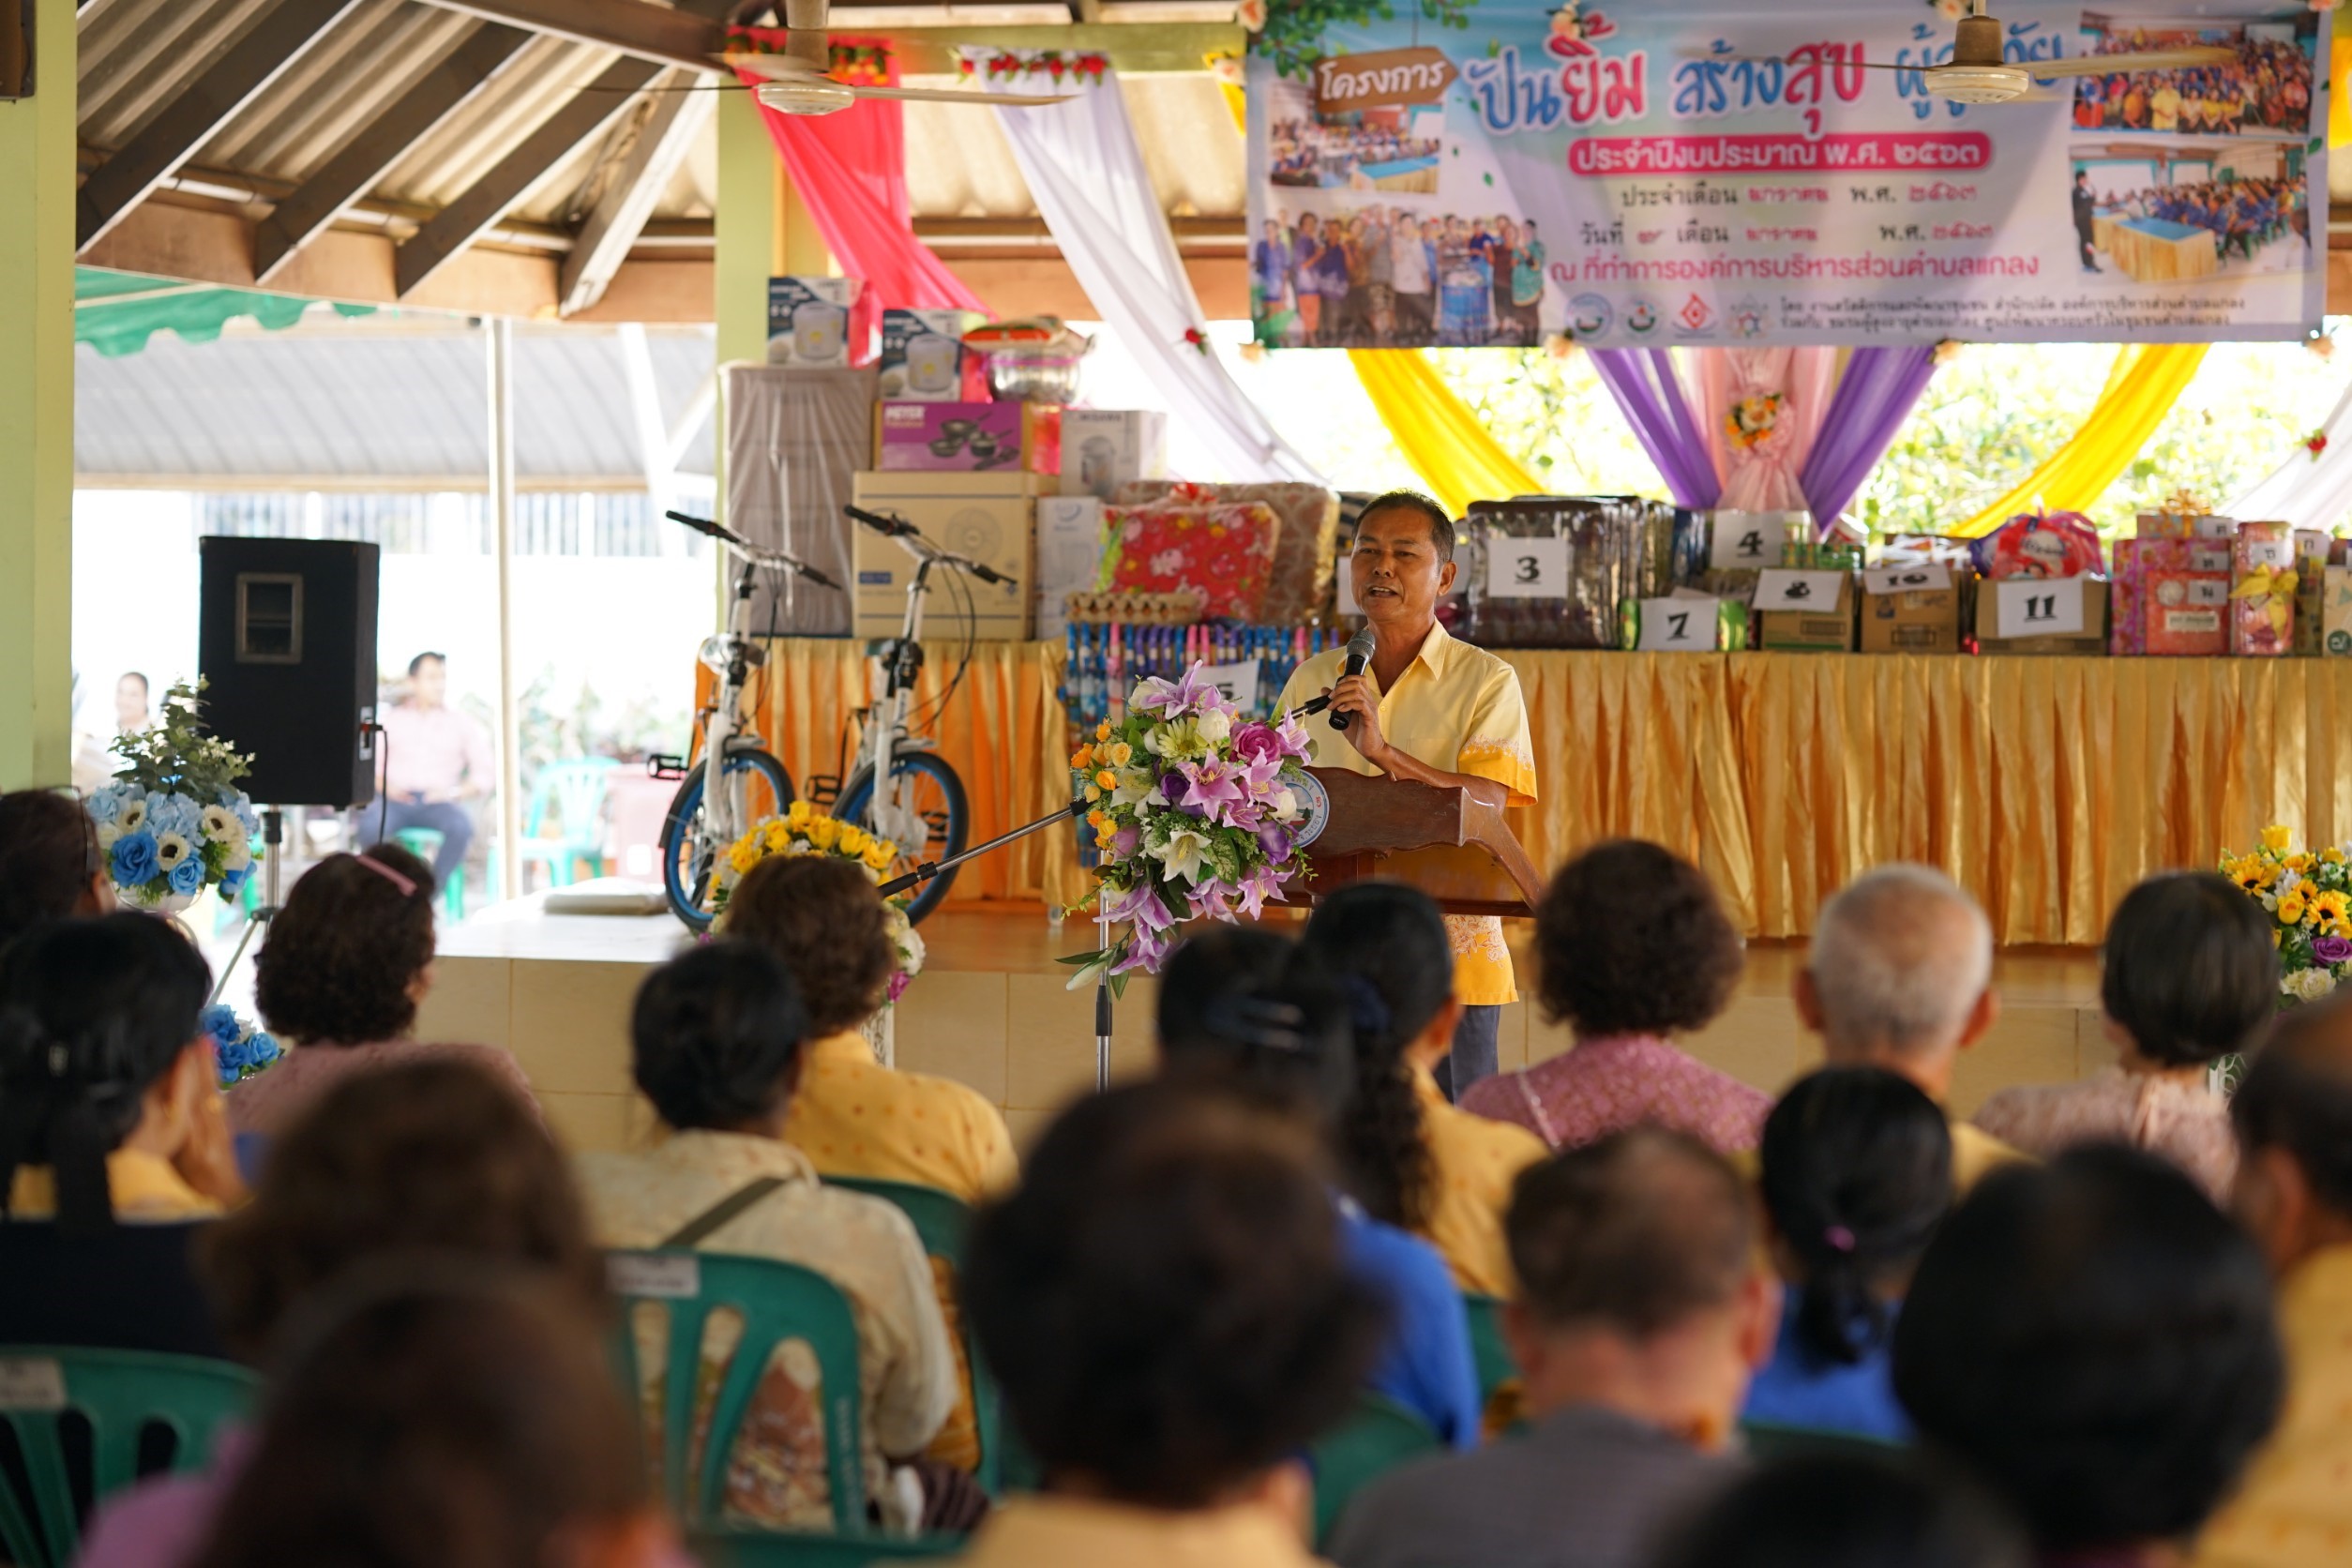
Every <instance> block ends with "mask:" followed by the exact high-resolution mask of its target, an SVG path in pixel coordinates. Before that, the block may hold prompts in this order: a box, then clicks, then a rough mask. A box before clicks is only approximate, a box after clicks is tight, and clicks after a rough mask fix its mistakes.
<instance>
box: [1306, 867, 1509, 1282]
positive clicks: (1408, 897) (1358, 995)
mask: <svg viewBox="0 0 2352 1568" xmlns="http://www.w3.org/2000/svg"><path fill="white" fill-rule="evenodd" d="M1301 945H1302V946H1304V948H1305V949H1306V950H1307V951H1308V952H1309V953H1311V954H1313V955H1315V956H1316V957H1318V958H1319V959H1320V960H1321V961H1322V964H1323V966H1324V968H1326V969H1327V970H1329V971H1330V972H1332V973H1334V974H1335V975H1338V976H1340V977H1341V978H1342V980H1343V983H1347V982H1352V984H1350V985H1349V992H1350V1002H1351V1008H1352V1011H1353V1012H1354V1013H1355V1019H1354V1022H1355V1036H1356V1091H1355V1094H1354V1096H1353V1098H1352V1100H1351V1101H1350V1103H1349V1110H1348V1113H1347V1115H1346V1118H1345V1120H1344V1121H1343V1123H1342V1125H1341V1127H1340V1146H1341V1167H1342V1174H1343V1176H1344V1178H1345V1180H1346V1183H1347V1186H1348V1190H1349V1192H1351V1193H1353V1194H1355V1195H1356V1197H1357V1199H1358V1200H1359V1201H1361V1202H1362V1203H1363V1204H1364V1210H1365V1212H1366V1213H1368V1214H1370V1215H1371V1216H1372V1217H1373V1218H1374V1219H1377V1220H1380V1221H1381V1222H1382V1223H1383V1224H1387V1225H1394V1226H1396V1227H1398V1228H1399V1229H1406V1230H1410V1231H1413V1232H1415V1233H1416V1234H1418V1235H1423V1236H1426V1237H1427V1238H1428V1239H1429V1240H1430V1241H1432V1242H1434V1243H1436V1244H1437V1248H1438V1250H1439V1251H1440V1252H1441V1253H1443V1254H1444V1255H1445V1260H1446V1262H1447V1264H1448V1265H1449V1266H1450V1267H1451V1268H1452V1269H1453V1271H1454V1278H1455V1283H1456V1284H1458V1285H1459V1286H1460V1287H1461V1288H1462V1289H1464V1290H1467V1291H1470V1292H1473V1293H1475V1294H1478V1295H1485V1296H1507V1295H1509V1294H1510V1293H1511V1259H1510V1254H1509V1251H1508V1249H1507V1248H1506V1247H1505V1246H1504V1244H1503V1239H1502V1214H1503V1211H1504V1210H1505V1209H1507V1208H1508V1207H1510V1203H1511V1184H1512V1182H1513V1181H1514V1180H1515V1179H1516V1178H1517V1176H1518V1174H1519V1172H1520V1171H1522V1170H1524V1169H1526V1168H1528V1167H1529V1166H1530V1165H1533V1164H1534V1163H1535V1162H1536V1161H1537V1160H1540V1159H1542V1158H1543V1157H1544V1146H1543V1144H1542V1143H1540V1142H1538V1141H1537V1140H1536V1139H1535V1138H1534V1137H1533V1136H1531V1135H1530V1134H1529V1133H1527V1132H1524V1131H1522V1130H1521V1129H1519V1128H1517V1127H1512V1126H1507V1125H1505V1124H1504V1123H1500V1122H1492V1121H1488V1120H1487V1119H1485V1117H1481V1116H1473V1115H1471V1114H1470V1113H1469V1112H1468V1111H1464V1110H1459V1109H1456V1108H1455V1107H1453V1106H1451V1105H1448V1104H1447V1103H1446V1099H1445V1096H1444V1094H1442V1093H1440V1092H1439V1090H1438V1085H1437V1080H1436V1078H1433V1077H1432V1076H1431V1075H1432V1073H1433V1072H1434V1071H1435V1069H1436V1066H1437V1064H1438V1063H1440V1062H1442V1061H1445V1060H1446V1059H1447V1057H1448V1055H1449V1054H1450V1053H1451V1052H1452V1050H1453V1048H1454V1026H1455V1022H1456V1021H1457V1020H1458V1019H1459V1018H1460V1017H1461V1012H1462V1006H1461V1003H1459V1002H1458V1001H1456V1000H1455V995H1454V952H1453V947H1452V944H1451V943H1449V942H1447V941H1446V935H1445V917H1444V916H1443V915H1441V914H1440V913H1439V912H1438V906H1437V905H1436V904H1435V903H1433V902H1431V900H1430V898H1429V896H1428V895H1427V894H1425V893H1423V892H1421V891H1420V890H1419V889H1417V888H1411V887H1407V886H1406V885H1405V884H1404V883H1402V882H1357V883H1354V884H1352V885H1350V886H1348V887H1343V888H1341V889H1339V890H1338V891H1337V892H1336V893H1334V894H1333V895H1332V896H1331V897H1328V898H1326V899H1324V900H1323V901H1322V903H1321V904H1319V906H1317V908H1316V911H1315V913H1314V915H1313V917H1312V918H1310V919H1309V920H1308V921H1307V923H1306V934H1305V936H1304V938H1302V939H1301ZM1489 1081H1491V1080H1489Z"/></svg>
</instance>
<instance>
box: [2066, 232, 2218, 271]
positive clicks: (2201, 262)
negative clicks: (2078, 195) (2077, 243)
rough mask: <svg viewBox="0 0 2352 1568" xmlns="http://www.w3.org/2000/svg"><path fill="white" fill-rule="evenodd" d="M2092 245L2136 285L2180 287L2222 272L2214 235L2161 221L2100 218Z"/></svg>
mask: <svg viewBox="0 0 2352 1568" xmlns="http://www.w3.org/2000/svg"><path fill="white" fill-rule="evenodd" d="M2091 236H2092V243H2093V244H2095V245H2096V246H2098V248H2099V249H2102V250H2103V251H2105V252H2106V253H2107V256H2108V259H2109V260H2111V261H2113V262H2114V263H2115V264H2116V265H2117V267H2118V268H2119V269H2120V270H2121V271H2122V272H2123V274H2124V276H2126V277H2128V278H2130V279H2132V280H2133V282H2136V283H2177V282H2179V281H2181V280H2183V279H2191V278H2209V277H2211V276H2212V275H2213V274H2214V273H2216V272H2219V271H2220V270H2221V269H2222V262H2221V254H2220V249H2219V247H2218V246H2217V244H2216V243H2215V239H2214V234H2213V231H2212V230H2210V229H2201V228H2198V227H2196V226H2195V225H2194V224H2191V223H2173V222H2168V221H2167V220H2165V219H2161V218H2099V219H2092V221H2091Z"/></svg>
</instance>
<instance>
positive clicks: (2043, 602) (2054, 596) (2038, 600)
mask: <svg viewBox="0 0 2352 1568" xmlns="http://www.w3.org/2000/svg"><path fill="white" fill-rule="evenodd" d="M1993 592H1994V594H1995V596H1997V597H1996V603H1997V606H1998V608H1997V609H1996V611H1995V614H1994V623H1993V624H1994V625H1995V626H1997V627H1998V635H1999V636H2001V637H2080V636H2081V635H2082V632H2083V580H2082V579H2081V578H2079V577H2061V578H2008V579H2005V580H2002V581H1999V582H1996V583H1994V584H1993Z"/></svg>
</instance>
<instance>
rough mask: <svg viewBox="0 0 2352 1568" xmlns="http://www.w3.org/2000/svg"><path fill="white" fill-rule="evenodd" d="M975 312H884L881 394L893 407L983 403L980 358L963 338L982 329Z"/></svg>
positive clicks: (984, 393)
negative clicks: (965, 343)
mask: <svg viewBox="0 0 2352 1568" xmlns="http://www.w3.org/2000/svg"><path fill="white" fill-rule="evenodd" d="M981 320H982V318H981V316H980V313H979V312H978V311H976V310H884V311H883V312H882V363H881V367H880V369H881V371H882V396H883V397H884V398H886V399H889V400H892V401H894V402H916V403H958V402H984V401H986V400H987V399H988V387H987V384H986V383H985V381H984V380H983V378H982V376H981V374H980V356H979V355H977V354H969V353H967V352H965V349H964V344H963V336H964V334H965V333H967V332H969V331H971V330H972V328H973V327H975V326H977V325H979V324H980V322H981Z"/></svg>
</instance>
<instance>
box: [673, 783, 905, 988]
mask: <svg viewBox="0 0 2352 1568" xmlns="http://www.w3.org/2000/svg"><path fill="white" fill-rule="evenodd" d="M782 855H828V856H831V857H832V858H833V859H836V860H848V861H854V862H855V863H856V864H857V865H858V866H860V867H863V868H864V869H865V872H866V875H867V880H868V881H870V882H877V883H879V882H881V881H882V875H883V873H884V872H886V871H888V870H889V869H890V868H891V867H892V866H893V865H895V864H897V859H898V846H897V844H894V843H892V842H891V841H890V840H889V839H887V838H881V837H876V836H874V835H873V834H870V833H868V832H867V831H866V830H865V829H864V828H861V827H859V826H858V825H857V824H856V823H854V822H842V821H840V820H839V819H837V818H834V817H829V816H827V815H825V813H823V812H822V811H820V810H818V809H817V808H816V807H813V806H810V805H809V804H808V803H807V801H805V800H796V801H794V802H792V805H791V806H790V807H787V808H786V809H785V811H784V814H783V815H782V816H780V817H766V818H762V819H761V821H759V822H755V823H753V824H752V826H751V831H750V832H748V833H746V834H745V835H744V836H743V837H741V838H738V839H736V840H735V841H734V843H733V844H731V846H729V848H728V851H727V853H726V854H725V855H724V856H722V857H721V858H720V860H719V863H718V885H717V886H716V888H714V889H713V890H712V894H711V906H712V908H713V910H714V911H716V914H717V918H718V920H719V921H720V923H721V924H722V925H723V924H724V922H725V920H726V914H727V900H728V899H729V898H730V897H732V896H733V894H734V891H735V887H736V884H737V883H739V882H742V881H743V879H744V878H745V877H746V876H748V875H749V874H750V872H751V868H752V867H754V866H757V865H759V864H760V863H761V861H763V860H773V859H776V857H778V856H782ZM906 903H907V900H906V897H905V896H904V895H901V896H899V897H896V898H890V899H887V900H885V901H884V907H885V908H886V909H887V910H888V912H889V925H890V941H891V945H892V946H894V947H896V948H897V951H898V965H897V969H895V970H894V971H892V972H891V976H890V992H889V999H888V1000H889V1002H896V1001H897V1000H898V998H899V997H900V996H901V995H902V994H903V993H904V992H905V990H906V988H907V983H908V982H909V981H911V980H912V979H913V978H914V977H915V976H916V975H918V974H920V973H922V972H923V958H924V947H923V939H922V938H921V937H920V936H917V935H916V934H915V929H914V925H913V922H912V921H910V920H909V919H908V918H907V911H906ZM887 1004H888V1003H884V1005H887Z"/></svg>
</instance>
